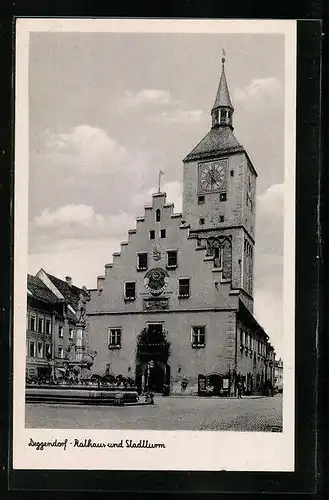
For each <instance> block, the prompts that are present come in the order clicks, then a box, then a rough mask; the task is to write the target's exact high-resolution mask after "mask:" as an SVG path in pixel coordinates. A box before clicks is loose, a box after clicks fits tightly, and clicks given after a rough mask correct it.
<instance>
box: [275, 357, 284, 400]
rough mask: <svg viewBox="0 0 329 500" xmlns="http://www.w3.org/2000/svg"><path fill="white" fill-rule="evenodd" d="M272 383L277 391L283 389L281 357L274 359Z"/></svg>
mask: <svg viewBox="0 0 329 500" xmlns="http://www.w3.org/2000/svg"><path fill="white" fill-rule="evenodd" d="M274 385H275V388H276V389H277V390H278V391H279V392H282V391H283V361H282V359H281V358H279V359H278V360H277V361H275V369H274Z"/></svg>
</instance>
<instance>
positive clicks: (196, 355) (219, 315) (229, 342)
mask: <svg viewBox="0 0 329 500" xmlns="http://www.w3.org/2000/svg"><path fill="white" fill-rule="evenodd" d="M148 322H160V323H161V322H163V328H164V330H165V332H166V335H167V339H168V340H169V342H170V343H171V354H170V357H169V359H168V364H169V365H170V369H171V380H172V384H173V385H174V384H175V383H179V382H180V381H181V380H182V378H184V377H187V379H188V380H189V383H190V384H192V385H193V384H196V383H197V376H198V374H208V373H211V372H217V373H219V374H224V373H226V372H227V371H228V370H233V369H234V360H235V349H236V347H235V345H236V340H235V339H236V331H235V324H236V322H235V313H234V312H233V311H229V310H226V311H217V312H206V311H203V312H202V311H200V312H193V311H191V312H177V313H169V314H168V313H164V312H162V313H156V314H123V315H115V314H113V315H95V316H94V315H93V316H91V317H90V318H89V325H88V327H89V332H90V337H91V338H92V343H93V348H94V349H96V350H97V352H98V354H97V356H96V358H95V360H94V366H93V371H94V372H95V373H99V374H104V373H105V370H106V365H107V364H110V365H111V370H112V371H113V373H115V374H122V375H124V376H134V373H135V368H136V348H137V336H138V335H139V334H140V333H141V332H142V330H143V328H145V327H146V325H147V323H148ZM192 326H205V327H206V343H205V347H204V348H193V347H192V343H191V327H192ZM109 327H121V328H122V347H121V349H115V350H111V349H108V347H107V342H108V328H109ZM129 367H130V370H129Z"/></svg>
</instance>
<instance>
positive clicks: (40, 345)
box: [37, 342, 43, 358]
mask: <svg viewBox="0 0 329 500" xmlns="http://www.w3.org/2000/svg"><path fill="white" fill-rule="evenodd" d="M37 357H38V358H43V342H38V344H37Z"/></svg>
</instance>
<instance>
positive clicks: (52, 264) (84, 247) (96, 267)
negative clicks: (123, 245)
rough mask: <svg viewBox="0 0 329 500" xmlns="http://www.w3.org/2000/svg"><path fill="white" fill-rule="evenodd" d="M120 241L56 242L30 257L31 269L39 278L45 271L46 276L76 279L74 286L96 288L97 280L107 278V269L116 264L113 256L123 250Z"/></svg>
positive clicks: (104, 239) (112, 239)
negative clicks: (111, 264)
mask: <svg viewBox="0 0 329 500" xmlns="http://www.w3.org/2000/svg"><path fill="white" fill-rule="evenodd" d="M120 241H121V240H120V239H118V238H111V237H106V238H103V239H101V240H97V241H95V240H93V239H79V240H76V239H69V238H68V239H65V240H60V241H52V242H51V243H49V245H47V246H45V248H40V249H39V251H37V252H31V253H29V255H28V269H29V272H30V273H31V274H36V273H37V272H38V270H39V269H40V268H41V267H42V268H43V269H44V270H45V271H46V272H49V273H50V274H53V275H55V276H58V277H59V278H62V279H65V276H72V280H73V284H74V285H77V286H82V285H86V286H87V287H88V288H95V287H96V277H97V276H98V275H99V274H104V265H105V264H106V263H107V262H111V261H112V253H113V252H117V251H119V249H120Z"/></svg>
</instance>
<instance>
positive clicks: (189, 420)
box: [26, 394, 282, 431]
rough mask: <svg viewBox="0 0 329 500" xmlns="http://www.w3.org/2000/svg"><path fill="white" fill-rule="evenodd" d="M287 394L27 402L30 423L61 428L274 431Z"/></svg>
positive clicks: (35, 425) (32, 425)
mask: <svg viewBox="0 0 329 500" xmlns="http://www.w3.org/2000/svg"><path fill="white" fill-rule="evenodd" d="M276 426H282V395H280V394H278V395H276V396H274V397H250V398H248V397H246V398H243V399H236V398H232V399H224V398H191V397H190V398H188V397H161V396H159V397H156V398H155V405H154V406H124V407H114V406H107V407H105V406H97V407H94V406H88V407H86V406H73V405H65V406H61V405H46V404H39V405H35V404H27V405H26V427H30V428H40V427H44V428H59V429H147V430H235V431H271V430H272V429H273V427H276Z"/></svg>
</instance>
